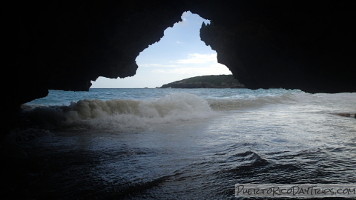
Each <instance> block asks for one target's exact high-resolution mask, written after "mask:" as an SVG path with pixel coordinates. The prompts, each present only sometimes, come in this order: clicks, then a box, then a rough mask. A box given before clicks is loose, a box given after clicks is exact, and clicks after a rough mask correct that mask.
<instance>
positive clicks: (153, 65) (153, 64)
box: [138, 63, 179, 68]
mask: <svg viewBox="0 0 356 200" xmlns="http://www.w3.org/2000/svg"><path fill="white" fill-rule="evenodd" d="M138 67H151V68H165V67H170V68H172V67H179V65H176V64H159V63H151V64H139V65H138Z"/></svg>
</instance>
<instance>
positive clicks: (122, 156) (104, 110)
mask: <svg viewBox="0 0 356 200" xmlns="http://www.w3.org/2000/svg"><path fill="white" fill-rule="evenodd" d="M84 99H85V100H84ZM355 102H356V94H355V93H340V94H308V93H304V92H301V91H298V90H282V89H271V90H248V89H91V90H90V92H63V91H51V92H50V95H49V96H48V97H46V98H44V99H38V100H35V101H33V102H30V103H28V104H27V105H25V106H24V114H23V115H24V118H25V119H26V120H25V121H26V122H25V125H26V126H25V125H24V127H22V128H19V130H16V131H14V132H13V133H12V135H11V136H10V137H9V138H8V139H7V141H8V143H10V144H14V145H15V144H16V148H14V147H11V148H10V147H8V149H10V150H9V151H12V154H14V155H16V156H17V157H16V158H17V160H20V161H18V162H19V163H18V165H21V166H24V167H23V168H22V167H20V170H19V172H18V173H17V174H16V175H15V176H14V177H13V179H12V181H10V182H11V183H9V188H10V190H7V191H8V192H10V194H11V195H14V196H16V195H20V196H21V197H26V198H40V199H234V185H235V184H237V183H289V184H292V183H312V184H314V183H315V184H316V183H355V181H356V173H355V170H356V119H355V118H352V117H342V116H338V115H335V113H355V111H356V104H355ZM9 141H10V142H9ZM13 152H16V153H13ZM16 191H19V192H16Z"/></svg>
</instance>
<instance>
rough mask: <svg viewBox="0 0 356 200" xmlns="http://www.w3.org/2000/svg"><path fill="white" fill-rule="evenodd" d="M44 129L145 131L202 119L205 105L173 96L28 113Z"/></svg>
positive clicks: (206, 113) (189, 96)
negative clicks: (43, 124)
mask: <svg viewBox="0 0 356 200" xmlns="http://www.w3.org/2000/svg"><path fill="white" fill-rule="evenodd" d="M28 113H29V115H30V116H31V118H32V119H34V120H35V121H36V122H40V123H45V124H46V125H48V126H56V127H61V128H63V127H66V128H68V127H71V128H99V129H102V128H103V129H115V130H122V131H127V130H136V129H147V128H149V127H151V126H153V125H155V124H162V123H172V122H177V121H187V120H191V119H196V118H206V117H209V116H211V115H212V114H213V111H212V110H211V108H210V106H209V104H208V102H207V101H206V100H204V99H203V98H200V97H198V96H196V95H193V94H187V93H174V94H170V95H166V96H164V97H162V98H159V99H154V100H141V101H138V100H106V101H103V100H80V101H78V102H75V103H71V104H70V105H69V106H50V107H36V108H34V109H32V110H31V111H29V112H28Z"/></svg>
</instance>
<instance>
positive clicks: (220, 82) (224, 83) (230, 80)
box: [161, 75, 244, 88]
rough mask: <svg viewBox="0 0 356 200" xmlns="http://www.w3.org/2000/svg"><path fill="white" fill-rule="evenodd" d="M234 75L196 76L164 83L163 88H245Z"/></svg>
mask: <svg viewBox="0 0 356 200" xmlns="http://www.w3.org/2000/svg"><path fill="white" fill-rule="evenodd" d="M243 87H244V85H243V84H241V83H240V82H239V81H238V80H237V79H235V78H234V76H233V75H209V76H195V77H192V78H187V79H183V80H179V81H174V82H171V83H168V84H164V85H162V87H161V88H243Z"/></svg>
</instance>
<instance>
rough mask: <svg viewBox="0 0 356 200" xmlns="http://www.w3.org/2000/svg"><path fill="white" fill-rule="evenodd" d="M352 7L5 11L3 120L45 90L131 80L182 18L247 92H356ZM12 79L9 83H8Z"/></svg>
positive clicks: (115, 4) (100, 5) (86, 4)
mask: <svg viewBox="0 0 356 200" xmlns="http://www.w3.org/2000/svg"><path fill="white" fill-rule="evenodd" d="M355 8H356V3H355V1H322V2H319V1H315V2H311V1H292V0H290V1H281V0H278V1H277V0H275V1H262V0H253V1H232V0H225V1H217V0H211V1H203V0H189V1H188V0H186V1H184V0H183V1H159V0H151V1H140V0H131V1H97V2H92V1H68V2H67V1H46V2H32V1H31V2H7V3H4V4H3V6H2V13H3V18H2V21H3V23H2V25H3V26H2V28H3V30H4V31H3V32H4V36H3V38H2V40H3V44H4V45H2V47H3V50H5V52H6V53H5V54H4V55H3V59H2V62H3V64H2V66H3V68H2V70H3V78H2V85H3V86H4V94H6V95H4V97H3V98H2V101H3V105H6V106H3V107H2V108H1V111H2V112H3V113H13V111H14V109H16V108H18V107H19V105H21V104H23V103H25V102H28V101H31V100H33V99H35V98H40V97H43V96H46V95H47V93H48V89H62V90H88V89H89V87H90V85H91V83H90V82H91V81H92V80H96V78H97V77H98V76H105V77H109V78H117V77H121V78H123V77H127V76H133V75H134V74H135V72H136V69H137V65H136V63H135V59H136V57H137V56H138V55H139V53H140V52H141V51H142V50H144V49H145V48H147V47H148V46H149V45H150V44H153V43H154V42H157V41H159V39H160V38H161V37H162V36H163V32H164V30H165V29H166V28H167V27H169V26H172V25H173V24H174V23H175V22H178V21H180V17H181V15H182V13H183V12H184V11H188V10H190V11H192V12H193V13H197V14H199V15H200V16H202V17H204V18H206V19H209V20H211V24H210V25H207V26H205V25H203V26H202V29H201V38H202V40H203V41H204V42H205V43H206V44H207V45H210V46H211V47H212V48H213V49H214V50H216V51H217V53H218V61H219V62H220V63H222V64H225V65H226V66H227V67H228V68H229V69H230V70H231V71H232V73H233V74H234V76H235V77H236V78H237V79H238V80H239V81H240V82H242V83H243V84H244V85H245V86H246V87H248V88H252V89H255V88H276V87H278V88H299V89H302V90H304V91H307V92H352V91H356V85H355V84H354V82H355V78H354V74H355V72H356V71H355V56H356V54H355V44H356V41H355V35H356V31H355V28H354V26H355V19H356V14H355V13H356V12H354V10H355ZM6 78H10V81H9V80H6Z"/></svg>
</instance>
